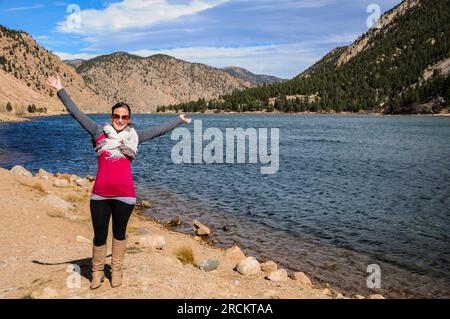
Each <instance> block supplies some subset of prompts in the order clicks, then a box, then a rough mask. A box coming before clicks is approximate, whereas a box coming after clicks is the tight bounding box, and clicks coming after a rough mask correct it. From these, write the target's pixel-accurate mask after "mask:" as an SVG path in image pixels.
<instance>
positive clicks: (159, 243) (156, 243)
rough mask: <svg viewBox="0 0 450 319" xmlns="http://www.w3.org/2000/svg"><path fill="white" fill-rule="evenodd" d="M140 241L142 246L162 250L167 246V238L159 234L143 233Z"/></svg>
mask: <svg viewBox="0 0 450 319" xmlns="http://www.w3.org/2000/svg"><path fill="white" fill-rule="evenodd" d="M138 241H139V244H141V245H142V246H144V247H149V248H153V249H160V250H161V249H164V247H165V246H166V239H165V238H164V237H163V236H159V235H142V236H141V237H139V240H138Z"/></svg>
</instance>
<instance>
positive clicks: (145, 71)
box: [77, 52, 252, 112]
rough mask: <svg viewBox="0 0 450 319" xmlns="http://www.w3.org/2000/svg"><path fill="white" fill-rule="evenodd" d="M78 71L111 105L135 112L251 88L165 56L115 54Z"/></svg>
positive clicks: (206, 68) (204, 67) (223, 74)
mask: <svg viewBox="0 0 450 319" xmlns="http://www.w3.org/2000/svg"><path fill="white" fill-rule="evenodd" d="M77 71H78V72H79V74H81V75H82V76H83V78H84V80H85V81H86V83H87V84H88V85H89V87H90V88H91V89H92V90H93V91H94V92H95V93H97V94H98V95H99V96H101V97H103V98H104V99H105V100H107V101H108V102H109V103H110V104H112V103H116V102H117V101H126V102H127V103H129V104H130V105H132V106H133V109H134V110H136V112H152V111H155V110H156V108H157V106H159V105H163V104H177V103H183V102H189V101H196V100H198V99H206V100H209V99H214V98H217V97H219V96H220V95H222V94H228V93H231V92H233V91H234V90H241V89H244V88H249V87H251V86H252V84H251V83H249V82H246V81H242V80H239V79H237V78H235V77H233V76H231V75H229V74H228V73H227V72H225V71H223V70H219V69H215V68H212V67H209V66H207V65H204V64H198V63H188V62H185V61H182V60H178V59H175V58H173V57H170V56H167V55H160V54H159V55H153V56H150V57H147V58H143V57H139V56H135V55H131V54H128V53H123V52H118V53H114V54H111V55H104V56H100V57H96V58H94V59H91V60H88V61H85V62H83V63H82V64H81V65H80V66H79V67H78V68H77Z"/></svg>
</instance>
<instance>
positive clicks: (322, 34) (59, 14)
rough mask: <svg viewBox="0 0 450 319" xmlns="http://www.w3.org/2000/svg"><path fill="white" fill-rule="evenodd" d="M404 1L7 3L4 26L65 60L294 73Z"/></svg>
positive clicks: (1, 18) (1, 9) (0, 5)
mask: <svg viewBox="0 0 450 319" xmlns="http://www.w3.org/2000/svg"><path fill="white" fill-rule="evenodd" d="M400 2H401V1H400V0H114V1H107V0H85V1H55V0H31V1H23V0H18V1H3V0H0V24H2V25H4V26H6V27H8V28H11V29H16V30H23V31H25V32H28V33H29V34H31V35H32V36H33V37H34V38H35V39H36V41H37V42H38V43H39V44H40V45H42V46H44V47H45V48H47V49H48V50H50V51H52V52H53V53H55V54H57V55H58V56H59V57H60V58H62V59H75V58H83V59H89V58H93V57H95V56H99V55H103V54H110V53H113V52H117V51H124V52H128V53H132V54H136V55H140V56H144V57H146V56H150V55H153V54H159V53H163V54H168V55H171V56H173V57H176V58H178V59H182V60H185V61H189V62H198V63H204V64H207V65H211V66H213V67H220V68H221V67H226V66H238V67H243V68H246V69H248V70H249V71H251V72H253V73H256V74H268V75H274V76H278V77H281V78H285V79H289V78H292V77H294V76H296V75H298V74H299V73H301V72H302V71H304V70H305V69H307V68H308V67H309V66H311V65H312V64H313V63H315V62H316V61H318V60H320V58H322V57H323V56H324V55H325V54H327V53H328V52H329V51H331V50H332V49H334V48H336V47H338V46H343V45H348V44H350V43H352V42H353V41H354V40H356V39H357V38H358V37H359V36H360V35H362V34H363V33H364V32H366V31H367V30H369V28H370V27H371V26H372V25H373V23H374V22H376V19H377V18H378V17H379V15H380V14H382V13H384V12H385V11H388V10H389V9H391V8H393V7H394V6H396V5H397V4H399V3H400Z"/></svg>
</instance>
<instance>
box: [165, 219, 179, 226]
mask: <svg viewBox="0 0 450 319" xmlns="http://www.w3.org/2000/svg"><path fill="white" fill-rule="evenodd" d="M167 224H169V225H170V226H173V227H175V226H180V225H181V217H180V216H176V217H175V218H174V219H171V220H169V221H168V222H167Z"/></svg>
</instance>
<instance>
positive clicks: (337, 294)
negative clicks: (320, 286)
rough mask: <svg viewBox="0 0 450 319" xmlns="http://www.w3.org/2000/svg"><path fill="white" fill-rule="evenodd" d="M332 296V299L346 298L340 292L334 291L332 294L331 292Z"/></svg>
mask: <svg viewBox="0 0 450 319" xmlns="http://www.w3.org/2000/svg"><path fill="white" fill-rule="evenodd" d="M333 298H334V299H348V298H345V297H344V295H343V294H341V293H340V292H336V293H334V294H333Z"/></svg>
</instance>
